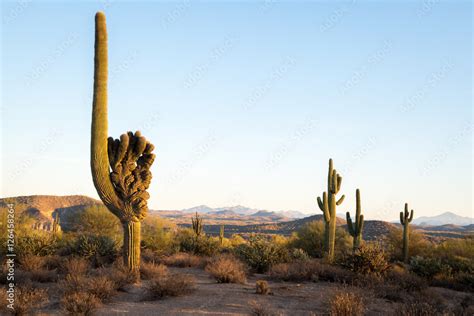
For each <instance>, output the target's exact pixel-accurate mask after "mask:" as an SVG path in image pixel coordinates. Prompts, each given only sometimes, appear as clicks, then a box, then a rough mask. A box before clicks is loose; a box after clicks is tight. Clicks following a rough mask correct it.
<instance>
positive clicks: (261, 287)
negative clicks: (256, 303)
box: [255, 280, 271, 295]
mask: <svg viewBox="0 0 474 316" xmlns="http://www.w3.org/2000/svg"><path fill="white" fill-rule="evenodd" d="M255 293H257V294H260V295H267V294H271V293H270V287H269V286H268V282H267V281H265V280H257V282H255Z"/></svg>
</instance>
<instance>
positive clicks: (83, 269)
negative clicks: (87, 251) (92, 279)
mask: <svg viewBox="0 0 474 316" xmlns="http://www.w3.org/2000/svg"><path fill="white" fill-rule="evenodd" d="M89 267H90V264H89V261H87V260H86V259H84V258H79V257H71V258H68V259H67V260H66V261H65V262H64V265H63V266H62V269H61V271H62V272H63V273H65V274H72V275H83V274H86V273H87V271H88V270H89Z"/></svg>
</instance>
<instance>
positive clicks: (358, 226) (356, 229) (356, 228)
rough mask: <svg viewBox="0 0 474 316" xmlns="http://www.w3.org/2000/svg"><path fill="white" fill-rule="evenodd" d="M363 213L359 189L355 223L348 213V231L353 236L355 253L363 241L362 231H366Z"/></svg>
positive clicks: (357, 191)
mask: <svg viewBox="0 0 474 316" xmlns="http://www.w3.org/2000/svg"><path fill="white" fill-rule="evenodd" d="M361 212H362V208H361V205H360V191H359V189H357V190H356V215H355V223H352V219H351V213H350V212H347V213H346V219H347V229H348V230H349V234H350V235H351V236H352V245H353V247H352V249H353V251H355V250H356V249H358V248H359V246H360V242H361V240H362V230H363V229H364V215H362V214H361Z"/></svg>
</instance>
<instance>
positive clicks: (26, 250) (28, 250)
mask: <svg viewBox="0 0 474 316" xmlns="http://www.w3.org/2000/svg"><path fill="white" fill-rule="evenodd" d="M20 236H21V237H20ZM15 241H16V245H15V251H16V253H17V254H18V255H19V256H25V255H35V256H47V255H52V254H54V253H55V252H56V251H57V250H58V247H59V244H58V238H56V237H55V236H53V235H51V234H48V233H46V232H35V233H34V234H31V235H18V236H17V237H16V239H15Z"/></svg>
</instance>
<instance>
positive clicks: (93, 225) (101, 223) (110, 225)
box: [65, 205, 122, 241]
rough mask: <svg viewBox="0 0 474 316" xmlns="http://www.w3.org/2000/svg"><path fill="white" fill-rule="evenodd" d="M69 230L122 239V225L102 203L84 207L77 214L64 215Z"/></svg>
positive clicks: (117, 239)
mask: <svg viewBox="0 0 474 316" xmlns="http://www.w3.org/2000/svg"><path fill="white" fill-rule="evenodd" d="M65 221H68V222H69V223H70V230H71V231H73V232H76V233H80V234H85V235H96V236H97V235H102V236H107V237H109V238H110V239H113V240H116V241H119V240H121V239H122V225H121V224H120V220H119V219H118V218H117V216H115V215H113V214H112V213H111V212H110V211H109V210H107V208H106V207H105V206H104V205H93V206H89V207H86V208H85V209H84V210H83V211H81V212H79V214H74V215H72V213H71V215H68V214H66V215H65Z"/></svg>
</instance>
